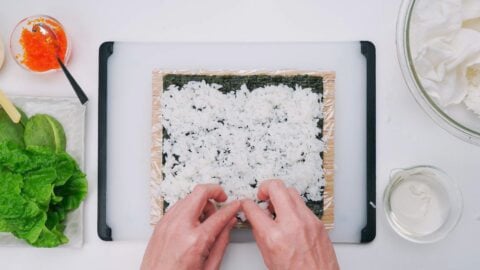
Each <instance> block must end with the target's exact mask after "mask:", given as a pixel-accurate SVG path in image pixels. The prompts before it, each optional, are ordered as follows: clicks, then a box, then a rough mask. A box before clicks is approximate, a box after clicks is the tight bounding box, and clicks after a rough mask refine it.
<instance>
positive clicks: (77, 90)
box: [57, 57, 88, 105]
mask: <svg viewBox="0 0 480 270" xmlns="http://www.w3.org/2000/svg"><path fill="white" fill-rule="evenodd" d="M57 61H58V63H59V64H60V66H61V67H62V70H63V73H65V76H67V79H68V81H69V82H70V84H71V85H72V87H73V90H75V94H77V97H78V99H79V100H80V103H82V105H83V104H85V103H87V101H88V97H87V95H86V94H85V92H83V90H82V88H81V87H80V85H78V83H77V81H75V79H74V78H73V76H72V74H70V72H69V71H68V69H67V68H66V67H65V65H64V64H63V62H62V60H60V58H58V57H57Z"/></svg>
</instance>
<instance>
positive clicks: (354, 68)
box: [106, 42, 374, 243]
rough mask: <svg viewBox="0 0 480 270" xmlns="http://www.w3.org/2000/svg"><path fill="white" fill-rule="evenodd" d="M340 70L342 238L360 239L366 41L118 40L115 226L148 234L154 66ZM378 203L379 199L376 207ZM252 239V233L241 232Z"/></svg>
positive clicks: (338, 199)
mask: <svg viewBox="0 0 480 270" xmlns="http://www.w3.org/2000/svg"><path fill="white" fill-rule="evenodd" d="M154 69H166V70H216V71H218V70H268V71H271V70H284V69H287V70H292V69H294V70H295V69H296V70H329V71H335V72H336V90H335V91H336V104H335V114H336V115H335V118H336V122H335V125H336V126H335V167H336V169H335V195H334V197H335V229H334V230H333V231H331V232H330V235H331V238H332V240H333V241H334V242H351V243H358V242H360V231H361V230H362V228H363V227H364V226H365V224H366V211H367V209H366V208H367V206H366V203H365V201H366V160H365V157H366V59H365V57H364V56H363V55H362V54H361V52H360V42H331V43H325V42H322V43H130V42H115V43H114V46H113V54H112V55H111V56H110V58H109V60H108V79H107V84H108V87H107V89H108V90H107V92H108V98H107V108H108V109H107V114H108V116H107V119H108V124H107V132H108V136H107V169H106V172H107V204H106V205H107V208H106V209H107V218H106V221H107V224H108V225H109V227H110V228H111V229H112V238H113V240H114V241H117V240H145V241H146V240H147V239H148V238H149V237H150V234H151V232H152V228H151V226H150V225H149V220H150V219H149V215H150V198H149V196H150V194H149V180H150V140H151V91H152V85H151V81H152V70H154ZM372 207H374V205H373V206H372ZM233 239H234V240H235V241H248V240H250V239H251V235H250V233H249V232H248V231H237V232H234V235H233Z"/></svg>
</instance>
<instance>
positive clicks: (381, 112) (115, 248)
mask: <svg viewBox="0 0 480 270" xmlns="http://www.w3.org/2000/svg"><path fill="white" fill-rule="evenodd" d="M120 2H121V1H114V0H108V1H98V0H97V1H93V0H88V1H87V0H85V1H54V0H44V1H41V4H40V2H39V1H34V0H24V1H15V0H3V1H2V3H3V4H2V7H1V8H0V38H1V39H2V40H3V41H4V43H7V41H8V38H9V34H10V32H11V31H12V29H13V28H14V26H15V24H16V23H17V22H18V21H19V20H20V19H22V18H24V17H27V16H30V15H34V14H48V15H51V16H53V17H55V18H57V19H58V20H59V21H60V22H61V23H62V24H63V25H64V26H65V28H66V29H67V32H68V33H69V35H70V36H71V39H72V42H73V53H72V58H71V61H70V63H69V68H70V71H71V72H72V73H73V74H74V76H75V78H76V79H77V81H78V82H79V84H80V85H81V86H82V87H83V89H84V90H85V91H86V92H87V95H88V96H89V98H90V103H89V105H88V112H87V118H88V120H87V137H86V144H87V149H86V162H87V171H86V172H87V175H88V176H89V182H90V193H89V196H88V198H87V200H86V203H85V244H84V246H83V248H81V249H71V248H59V249H51V250H48V249H33V248H0V269H52V270H53V269H138V267H139V265H140V262H141V259H142V256H143V252H144V248H145V245H146V243H143V242H126V241H124V242H118V241H115V242H103V241H102V240H100V239H99V238H98V237H97V232H96V226H97V223H96V222H97V218H96V217H97V209H96V208H97V185H96V183H97V179H96V175H97V113H98V110H97V102H98V98H97V92H98V46H99V45H100V44H101V43H102V42H103V41H107V40H121V41H327V40H328V41H341V40H349V41H350V40H371V41H373V42H374V43H375V44H376V47H377V238H376V240H375V241H374V242H373V243H371V244H367V245H336V246H335V250H336V252H337V256H338V259H339V262H340V265H341V266H342V268H343V269H476V268H478V267H479V265H480V252H479V243H480V195H479V194H480V193H479V191H480V166H479V165H480V147H476V146H473V145H470V144H467V143H465V142H463V141H460V140H459V139H457V138H455V137H453V136H452V135H450V134H448V133H447V132H446V131H444V130H443V129H441V128H440V127H439V126H437V125H436V124H435V123H434V122H433V121H432V120H430V118H428V116H427V115H426V114H425V113H424V112H423V111H422V110H421V108H420V107H419V106H418V105H417V103H416V102H415V101H414V99H413V97H412V96H411V94H410V93H409V91H408V89H407V86H406V85H405V83H404V81H403V78H402V76H401V73H400V69H399V66H398V63H397V58H396V48H395V30H396V17H397V11H398V7H399V5H400V1H399V0H395V1H394V0H389V1H382V0H368V1H367V0H364V1H354V0H350V1H347V0H342V1H325V0H324V1H316V0H296V1H286V0H244V1H235V0H203V1H196V0H176V1H174V0H153V1H128V3H126V4H119V3H120ZM124 2H126V1H124ZM0 88H2V89H4V90H5V91H6V92H7V93H10V94H20V95H53V96H65V95H73V92H72V91H71V89H70V86H69V85H68V83H67V82H66V80H65V78H64V77H63V74H61V73H54V74H49V75H35V74H30V73H27V72H25V71H24V70H22V69H21V68H20V67H19V66H18V65H16V64H15V63H14V60H13V59H12V58H11V57H10V56H8V58H7V61H6V63H5V66H4V67H3V68H2V69H1V70H0ZM419 164H429V165H435V166H438V167H440V168H442V169H443V170H445V171H446V172H447V173H448V174H449V175H450V176H452V177H453V178H455V179H456V180H457V181H458V183H459V185H460V188H461V190H462V192H463V197H464V211H463V216H462V218H461V220H460V223H459V224H458V226H457V227H456V229H455V230H454V231H453V232H452V233H451V234H450V235H449V236H448V238H447V239H445V240H443V241H441V242H438V243H435V244H428V245H418V244H413V243H410V242H407V241H406V240H403V239H402V238H400V237H399V236H397V235H396V234H395V233H394V232H393V230H392V229H391V228H390V227H389V225H388V224H387V221H386V219H385V215H384V214H383V207H382V205H381V203H380V202H381V197H382V195H383V190H384V188H385V186H386V184H387V181H388V176H389V173H390V171H391V170H392V169H394V168H401V167H408V166H412V165H419ZM222 268H223V269H264V266H263V261H262V258H261V256H260V254H259V252H258V249H257V248H256V246H255V244H254V243H250V244H231V245H230V246H229V248H228V251H227V254H226V256H225V258H224V261H223V267H222Z"/></svg>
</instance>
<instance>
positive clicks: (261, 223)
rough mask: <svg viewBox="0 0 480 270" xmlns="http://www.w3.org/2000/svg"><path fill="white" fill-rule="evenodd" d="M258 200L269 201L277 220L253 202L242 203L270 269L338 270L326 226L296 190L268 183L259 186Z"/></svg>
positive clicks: (281, 184) (275, 182) (277, 181)
mask: <svg viewBox="0 0 480 270" xmlns="http://www.w3.org/2000/svg"><path fill="white" fill-rule="evenodd" d="M257 197H258V199H259V200H270V203H271V205H272V206H273V209H272V210H273V211H274V212H275V214H276V218H275V220H273V219H272V218H271V217H270V216H269V215H268V214H267V213H265V211H264V210H262V209H261V208H260V207H259V206H258V205H257V204H256V203H254V202H253V201H252V200H243V201H242V208H243V211H244V212H245V215H246V217H247V219H248V221H249V222H250V224H251V225H252V231H253V235H254V237H255V240H256V241H257V245H258V247H259V249H260V252H261V253H262V256H263V259H264V261H265V264H266V265H267V267H268V268H269V269H270V270H278V269H316V270H330V269H339V266H338V262H337V258H336V256H335V251H334V249H333V246H332V243H331V242H330V239H329V237H328V234H327V231H326V230H325V228H324V226H323V223H322V222H321V221H320V220H319V219H318V217H316V216H315V215H314V214H313V213H312V211H311V210H310V209H308V207H307V206H306V205H305V202H304V201H303V199H302V198H301V197H300V194H298V192H297V190H295V189H294V188H287V187H285V185H284V184H283V182H282V181H280V180H268V181H265V182H262V184H261V185H260V187H259V191H258V195H257Z"/></svg>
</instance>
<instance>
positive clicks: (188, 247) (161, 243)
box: [141, 184, 240, 270]
mask: <svg viewBox="0 0 480 270" xmlns="http://www.w3.org/2000/svg"><path fill="white" fill-rule="evenodd" d="M210 200H215V201H217V202H224V201H226V200H227V195H226V194H225V192H224V191H223V189H222V188H221V187H220V186H219V185H214V184H204V185H197V186H196V187H195V189H194V190H193V192H192V193H191V194H189V195H188V196H187V197H185V198H184V199H183V200H180V201H178V202H177V203H176V204H175V205H174V206H172V208H171V209H170V210H169V211H167V213H166V214H165V216H164V217H162V219H161V220H160V222H159V223H158V224H157V225H156V227H155V231H154V232H153V235H152V237H151V239H150V242H149V244H148V247H147V250H146V252H145V256H144V257H143V262H142V267H141V269H142V270H154V269H162V270H166V269H172V270H181V269H218V268H219V267H220V263H221V261H222V257H223V254H224V252H225V249H226V247H227V245H228V241H229V234H230V230H231V229H232V228H233V226H234V225H235V223H236V221H237V220H236V217H235V216H236V213H237V212H238V211H239V208H240V202H239V201H233V202H231V203H230V204H227V205H225V206H224V207H222V208H221V209H219V210H217V209H216V208H215V205H214V204H213V203H212V202H211V201H210Z"/></svg>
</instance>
